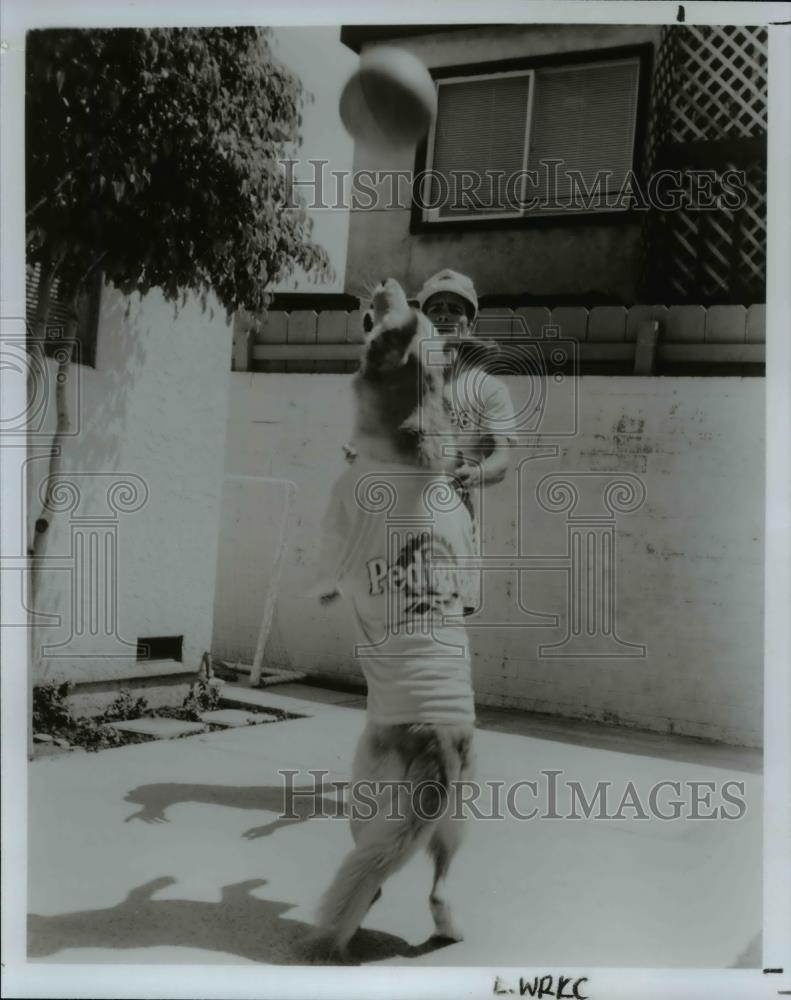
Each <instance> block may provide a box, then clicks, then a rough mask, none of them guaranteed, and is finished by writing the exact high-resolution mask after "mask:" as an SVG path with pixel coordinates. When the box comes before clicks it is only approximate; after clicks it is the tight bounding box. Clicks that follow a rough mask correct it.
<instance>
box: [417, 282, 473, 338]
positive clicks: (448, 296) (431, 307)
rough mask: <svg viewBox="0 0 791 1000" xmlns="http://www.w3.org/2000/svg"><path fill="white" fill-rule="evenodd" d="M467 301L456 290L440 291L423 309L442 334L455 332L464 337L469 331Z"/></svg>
mask: <svg viewBox="0 0 791 1000" xmlns="http://www.w3.org/2000/svg"><path fill="white" fill-rule="evenodd" d="M467 309H468V306H467V302H466V301H465V300H464V299H463V298H462V297H461V295H456V293H455V292H438V293H437V294H436V295H432V296H431V298H430V299H429V300H428V302H427V303H426V305H425V307H424V309H423V311H424V312H425V314H426V316H428V318H429V319H430V320H431V322H432V323H433V324H434V326H435V327H437V332H438V333H440V334H450V333H453V334H455V335H456V336H458V337H464V336H465V335H466V334H467V333H468V332H469V325H470V321H469V317H468V316H467Z"/></svg>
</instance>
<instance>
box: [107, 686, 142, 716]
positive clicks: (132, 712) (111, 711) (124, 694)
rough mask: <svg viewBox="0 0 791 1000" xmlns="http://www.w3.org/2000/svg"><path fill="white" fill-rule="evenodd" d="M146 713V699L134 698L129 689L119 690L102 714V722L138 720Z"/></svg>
mask: <svg viewBox="0 0 791 1000" xmlns="http://www.w3.org/2000/svg"><path fill="white" fill-rule="evenodd" d="M147 711H148V699H147V698H135V696H134V695H133V694H132V692H131V691H130V690H129V688H121V690H120V691H119V692H118V695H117V697H116V699H115V700H114V701H113V702H112V703H111V704H110V705H108V706H107V708H106V709H105V710H104V712H103V713H102V722H125V721H126V720H127V719H139V718H140V716H141V715H144V714H145V713H146V712H147Z"/></svg>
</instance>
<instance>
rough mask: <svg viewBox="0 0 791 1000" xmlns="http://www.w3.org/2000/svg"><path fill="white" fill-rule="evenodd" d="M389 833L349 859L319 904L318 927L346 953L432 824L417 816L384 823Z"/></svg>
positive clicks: (366, 844) (358, 850) (428, 832)
mask: <svg viewBox="0 0 791 1000" xmlns="http://www.w3.org/2000/svg"><path fill="white" fill-rule="evenodd" d="M384 822H385V824H387V825H388V826H389V827H390V829H386V830H385V834H384V836H382V837H379V838H377V839H375V840H371V841H370V842H368V843H362V844H359V845H358V846H357V847H355V849H354V850H353V851H352V852H351V853H350V854H348V855H347V856H346V858H345V859H344V861H343V863H342V864H341V867H340V869H339V870H338V873H337V875H336V876H335V878H334V879H333V881H332V884H331V885H330V887H329V889H327V891H326V892H325V894H324V896H323V897H322V900H321V903H320V904H319V911H318V924H319V927H320V929H321V932H322V933H324V934H325V935H327V936H328V937H330V938H331V939H332V940H333V942H334V944H335V947H337V948H338V949H339V950H341V951H343V949H344V948H345V947H346V944H347V943H348V941H349V939H350V938H351V937H352V935H353V934H354V932H355V931H356V930H357V928H358V927H359V926H360V924H361V923H362V921H363V918H364V917H365V914H366V913H367V912H368V909H369V907H370V906H371V903H372V902H373V901H374V899H375V897H376V895H377V892H378V890H379V889H380V887H381V885H382V883H383V882H384V881H385V880H386V879H388V878H389V877H390V876H391V875H393V874H394V873H395V872H396V871H398V869H399V868H400V867H401V866H402V865H403V864H405V862H406V861H408V860H409V858H410V857H411V856H412V855H413V854H414V853H415V851H416V850H417V849H418V848H419V847H420V846H421V845H422V844H423V843H424V842H425V841H426V840H427V839H428V836H429V835H430V833H431V827H432V825H433V824H432V823H431V821H430V820H427V819H424V818H422V817H421V816H420V815H418V814H417V813H415V812H410V814H409V815H408V816H407V817H406V818H404V817H403V816H402V817H399V818H398V819H395V818H393V819H392V820H385V821H384Z"/></svg>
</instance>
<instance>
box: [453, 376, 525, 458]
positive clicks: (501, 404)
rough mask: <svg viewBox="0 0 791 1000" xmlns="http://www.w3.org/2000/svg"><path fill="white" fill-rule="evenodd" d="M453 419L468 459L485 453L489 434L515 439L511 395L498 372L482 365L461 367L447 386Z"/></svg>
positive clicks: (462, 449) (483, 456)
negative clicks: (490, 371)
mask: <svg viewBox="0 0 791 1000" xmlns="http://www.w3.org/2000/svg"><path fill="white" fill-rule="evenodd" d="M445 398H446V400H447V402H448V404H449V405H450V410H451V419H452V421H453V423H454V424H455V425H456V427H457V428H458V434H459V446H460V450H461V452H462V454H463V456H464V457H465V459H468V460H472V461H481V459H483V458H485V456H486V451H487V449H486V438H487V437H490V436H494V435H498V436H502V437H507V438H508V440H509V441H512V442H513V441H515V440H516V438H515V433H514V424H515V418H514V408H513V404H512V402H511V395H510V393H509V392H508V389H507V388H506V387H505V385H504V384H503V383H502V382H501V381H500V379H499V378H497V377H496V376H495V375H491V374H490V373H489V372H485V371H482V370H481V369H480V368H462V369H461V370H460V371H458V372H457V373H456V374H455V375H454V376H453V378H452V379H451V380H450V382H449V383H448V385H447V386H446V388H445Z"/></svg>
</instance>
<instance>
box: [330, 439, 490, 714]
mask: <svg viewBox="0 0 791 1000" xmlns="http://www.w3.org/2000/svg"><path fill="white" fill-rule="evenodd" d="M323 531H324V539H323V541H324V545H323V551H322V557H321V571H322V576H323V578H324V579H323V582H322V585H321V587H320V588H319V589H321V590H322V591H323V592H325V593H329V592H331V591H332V590H333V589H336V588H337V589H339V590H340V591H341V593H342V594H343V595H344V596H345V597H347V598H348V599H349V600H350V601H351V604H352V607H353V616H354V620H355V622H356V626H357V638H358V641H357V644H356V647H355V650H354V655H355V657H356V658H357V659H358V661H359V663H360V665H361V667H362V670H363V674H364V676H365V678H366V682H367V684H368V715H369V718H370V720H371V721H372V722H377V723H382V724H385V725H395V724H398V723H412V722H430V723H456V724H464V723H472V722H473V721H474V719H475V708H474V701H473V692H472V680H471V675H470V658H469V648H468V643H467V634H466V631H465V629H464V626H463V625H462V624H461V615H462V612H463V603H464V596H463V595H464V592H465V574H468V573H469V572H470V570H469V568H468V567H467V566H463V565H459V562H458V557H459V556H467V557H469V556H470V555H471V554H472V551H473V548H472V523H471V519H470V516H469V514H468V512H467V510H466V508H465V507H464V505H463V504H462V503H461V502H460V499H459V497H458V495H457V494H456V493H455V491H454V489H453V488H452V485H451V481H450V479H449V477H447V476H443V475H438V474H437V473H433V472H430V471H428V470H424V469H418V468H415V467H414V466H407V465H398V464H395V463H392V464H385V463H383V462H381V461H378V460H372V459H367V458H362V459H358V460H357V461H356V462H355V463H354V464H353V465H352V466H350V467H349V468H348V469H346V471H345V472H344V473H343V474H342V475H341V477H340V478H339V479H338V481H337V482H336V484H335V487H334V488H333V491H332V495H331V497H330V502H329V506H328V508H327V513H326V515H325V519H324V525H323ZM449 618H450V620H448V619H449Z"/></svg>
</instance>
